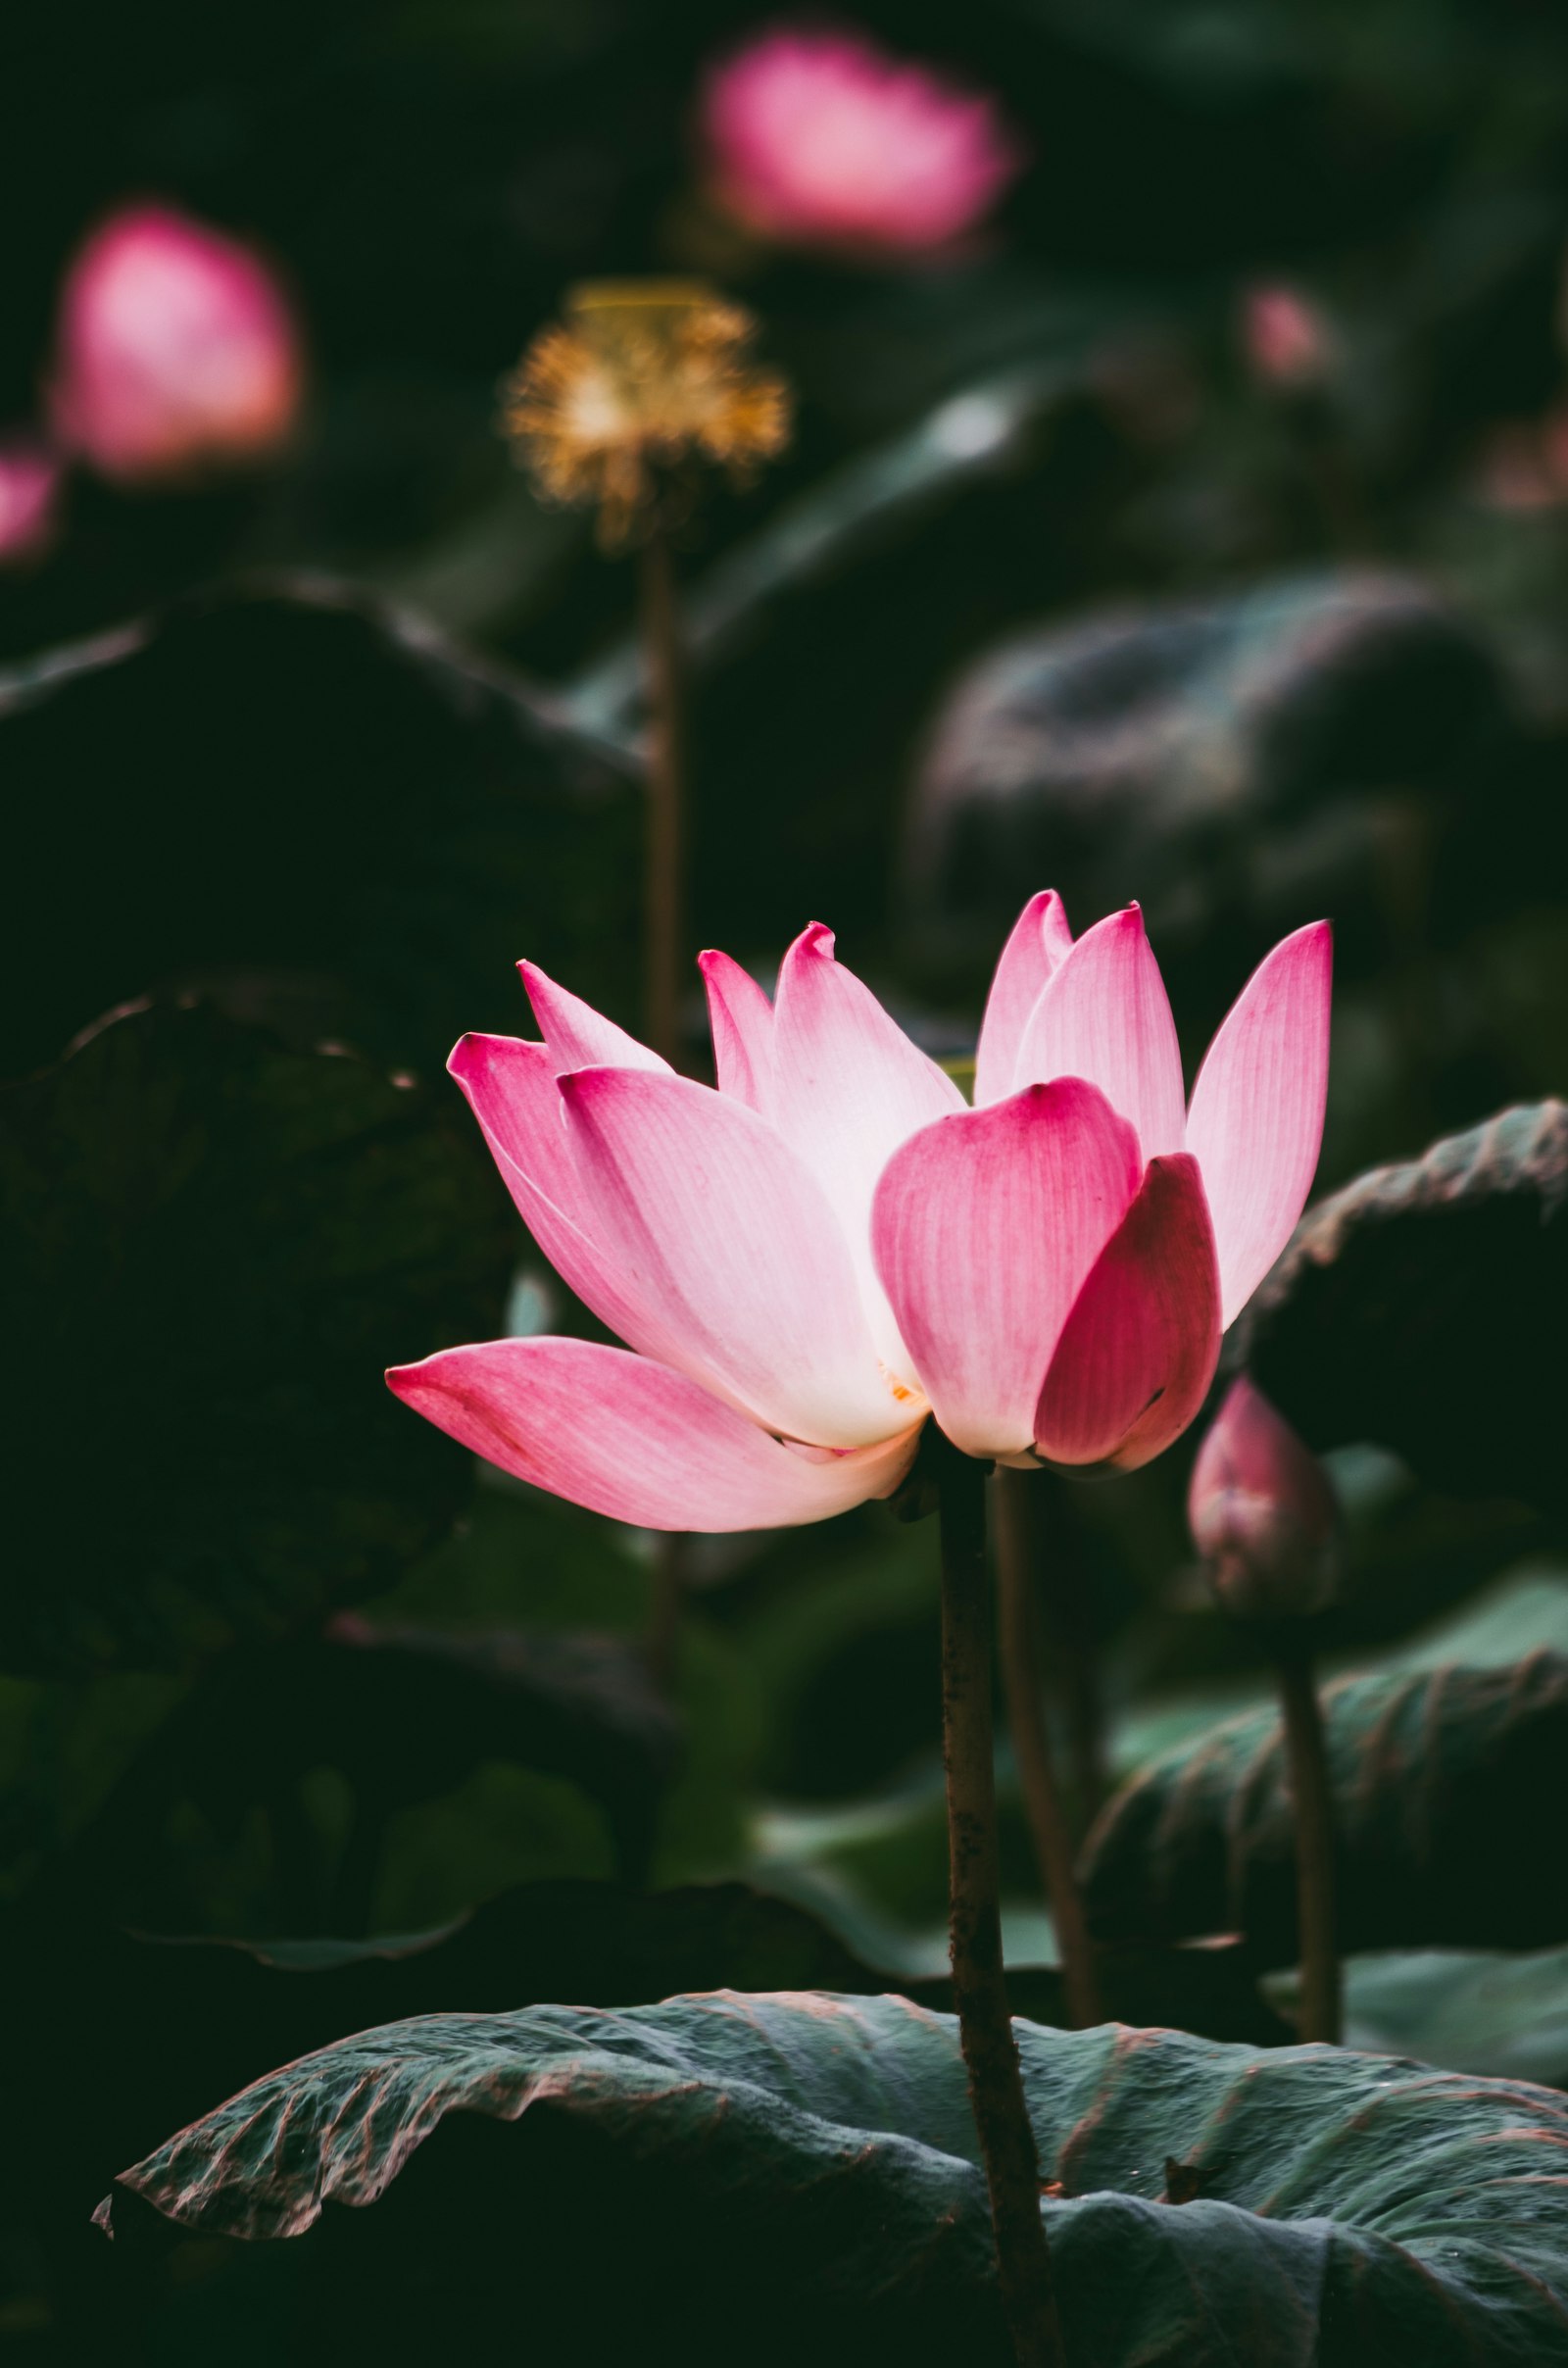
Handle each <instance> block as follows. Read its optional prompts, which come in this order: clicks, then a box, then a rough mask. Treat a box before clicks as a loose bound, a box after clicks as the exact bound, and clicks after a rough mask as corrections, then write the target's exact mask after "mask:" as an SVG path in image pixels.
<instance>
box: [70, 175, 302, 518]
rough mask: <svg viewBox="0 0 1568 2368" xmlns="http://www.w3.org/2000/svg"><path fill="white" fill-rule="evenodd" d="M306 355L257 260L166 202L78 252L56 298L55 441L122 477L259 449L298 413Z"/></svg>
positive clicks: (163, 472)
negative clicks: (58, 308)
mask: <svg viewBox="0 0 1568 2368" xmlns="http://www.w3.org/2000/svg"><path fill="white" fill-rule="evenodd" d="M303 385H304V357H303V352H302V347H301V340H300V334H299V329H298V326H297V324H296V322H295V320H294V316H293V314H292V312H291V311H290V309H289V306H288V303H287V301H286V299H285V298H284V295H283V292H282V290H281V288H280V287H279V286H278V283H277V281H276V280H275V279H274V277H273V276H272V273H271V272H270V271H269V270H268V268H267V266H266V264H264V263H263V262H262V261H261V259H260V257H258V256H257V255H254V254H253V253H252V252H251V250H250V249H249V248H248V247H244V246H241V245H240V244H239V243H238V242H237V241H236V240H234V239H231V238H227V237H224V236H223V234H222V233H221V231H218V230H213V229H209V228H208V227H207V225H206V224H205V223H203V222H192V221H191V220H189V218H188V217H186V216H184V215H181V214H176V213H174V212H173V211H172V209H170V208H169V207H166V206H135V207H131V208H127V209H126V210H125V211H124V212H123V213H120V214H116V215H114V216H113V217H111V219H110V220H109V221H108V222H104V223H102V224H101V225H100V226H99V228H98V229H96V230H94V231H93V232H92V233H91V235H90V236H89V237H88V238H87V240H86V242H85V244H84V245H83V246H82V247H81V248H80V249H79V250H78V252H77V254H76V256H75V259H74V261H73V264H72V265H71V268H70V271H68V273H67V276H66V282H65V287H64V290H63V292H62V295H61V303H60V321H59V333H58V347H57V353H56V363H55V374H54V378H53V382H52V384H51V387H50V390H49V394H50V404H51V410H52V414H53V419H54V427H55V433H56V435H57V436H58V438H59V440H60V442H61V444H62V445H63V446H65V447H66V448H68V449H69V450H71V451H73V452H77V453H79V454H81V456H82V457H83V458H84V459H85V460H87V461H89V462H91V464H92V465H93V467H94V468H95V469H99V470H100V471H101V472H102V473H103V475H105V476H107V477H114V478H117V479H120V480H122V481H123V482H125V483H137V482H159V481H168V480H173V479H178V478H182V477H192V476H201V475H203V474H206V473H208V472H209V471H211V470H214V469H223V468H231V467H236V466H242V465H244V464H246V463H248V462H254V461H257V460H260V459H262V458H264V457H265V456H266V455H267V454H268V453H270V452H271V451H273V450H274V449H275V448H276V447H277V446H278V445H279V444H280V443H281V442H282V441H283V439H284V438H285V437H286V436H287V435H288V433H289V431H290V429H291V428H292V426H293V424H294V420H295V418H296V416H297V414H298V411H299V405H300V398H301V394H302V391H303Z"/></svg>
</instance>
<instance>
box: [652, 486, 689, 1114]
mask: <svg viewBox="0 0 1568 2368" xmlns="http://www.w3.org/2000/svg"><path fill="white" fill-rule="evenodd" d="M642 637H643V663H644V666H645V668H646V679H647V686H648V830H647V840H646V856H645V863H644V874H643V890H644V909H643V930H644V960H645V963H646V969H645V972H644V1019H645V1023H646V1027H647V1035H648V1042H649V1044H650V1045H651V1046H652V1047H653V1049H654V1051H655V1052H656V1053H659V1054H661V1055H662V1057H663V1059H664V1060H665V1061H668V1062H669V1064H670V1066H671V1067H672V1068H679V1066H680V984H681V962H682V960H683V958H684V955H685V938H686V893H685V891H686V813H685V807H686V798H685V780H684V775H685V765H686V719H685V701H684V697H683V689H684V685H683V679H682V675H683V669H682V665H681V645H680V618H679V612H678V610H677V608H676V603H675V572H674V567H673V564H672V562H671V559H670V551H669V540H668V537H667V535H666V534H665V532H664V529H663V528H662V526H658V525H656V526H655V527H654V528H653V530H652V531H651V533H650V534H649V537H648V540H647V542H646V543H645V544H644V545H643V551H642Z"/></svg>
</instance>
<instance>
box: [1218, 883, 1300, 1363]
mask: <svg viewBox="0 0 1568 2368" xmlns="http://www.w3.org/2000/svg"><path fill="white" fill-rule="evenodd" d="M1333 971H1334V939H1333V932H1332V930H1331V929H1330V927H1329V924H1328V922H1327V921H1314V922H1312V923H1311V924H1310V926H1309V927H1307V928H1305V929H1298V930H1297V931H1296V933H1295V935H1294V936H1292V937H1288V938H1286V939H1285V940H1284V941H1283V943H1282V944H1280V945H1278V946H1276V947H1275V948H1274V951H1273V953H1272V954H1270V955H1268V956H1266V957H1265V959H1264V960H1263V961H1262V962H1260V963H1259V964H1258V966H1257V968H1256V969H1255V970H1254V971H1253V972H1252V975H1251V977H1250V979H1249V980H1248V982H1247V984H1246V986H1245V987H1244V988H1243V989H1242V992H1241V994H1240V995H1239V996H1238V997H1237V999H1236V1002H1235V1003H1234V1005H1233V1006H1232V1008H1231V1011H1230V1013H1229V1016H1228V1017H1227V1018H1226V1019H1225V1021H1224V1022H1223V1024H1222V1025H1221V1027H1220V1030H1219V1033H1218V1034H1217V1035H1216V1036H1215V1038H1214V1041H1213V1043H1212V1044H1211V1045H1210V1046H1209V1048H1208V1053H1207V1056H1206V1058H1205V1060H1204V1061H1203V1065H1202V1067H1201V1069H1200V1071H1199V1073H1198V1083H1197V1084H1196V1085H1195V1086H1194V1088H1193V1106H1192V1110H1191V1111H1190V1113H1189V1115H1188V1120H1187V1148H1188V1150H1189V1151H1190V1152H1192V1153H1193V1155H1194V1156H1195V1158H1196V1159H1197V1160H1198V1163H1199V1166H1200V1167H1201V1169H1202V1171H1203V1190H1204V1192H1205V1193H1206V1194H1207V1196H1208V1206H1209V1209H1210V1210H1211V1211H1212V1214H1213V1218H1214V1239H1215V1241H1216V1243H1217V1244H1218V1247H1219V1267H1220V1280H1221V1284H1222V1286H1223V1294H1224V1321H1225V1322H1226V1323H1227V1324H1230V1323H1233V1322H1234V1321H1235V1319H1236V1317H1237V1316H1238V1315H1239V1314H1240V1313H1241V1311H1242V1309H1243V1307H1246V1305H1247V1303H1248V1301H1249V1300H1250V1298H1251V1296H1252V1293H1253V1292H1254V1291H1255V1290H1256V1288H1257V1286H1258V1284H1259V1283H1260V1282H1261V1281H1262V1279H1263V1277H1264V1275H1265V1274H1267V1272H1268V1270H1269V1268H1270V1267H1271V1266H1272V1265H1273V1263H1274V1260H1275V1259H1276V1258H1278V1257H1279V1254H1280V1252H1281V1251H1282V1250H1283V1249H1284V1247H1285V1245H1286V1243H1287V1242H1288V1241H1289V1240H1290V1238H1291V1232H1292V1228H1293V1227H1294V1226H1295V1223H1296V1220H1297V1218H1298V1217H1299V1215H1300V1213H1301V1210H1302V1209H1303V1208H1304V1207H1305V1206H1306V1196H1307V1194H1308V1193H1309V1192H1310V1190H1311V1188H1312V1176H1313V1172H1314V1170H1315V1169H1316V1166H1317V1155H1318V1146H1319V1144H1320V1143H1321V1141H1322V1137H1323V1105H1324V1102H1325V1100H1326V1098H1327V1095H1328V1080H1329V1000H1330V990H1331V987H1332V982H1333Z"/></svg>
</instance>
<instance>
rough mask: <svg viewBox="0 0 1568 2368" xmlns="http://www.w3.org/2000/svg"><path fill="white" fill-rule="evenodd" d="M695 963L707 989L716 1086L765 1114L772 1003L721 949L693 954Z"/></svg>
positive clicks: (767, 1110)
mask: <svg viewBox="0 0 1568 2368" xmlns="http://www.w3.org/2000/svg"><path fill="white" fill-rule="evenodd" d="M697 967H698V968H699V969H700V970H701V972H702V974H703V984H704V986H705V987H706V988H707V989H708V1019H709V1025H710V1027H711V1030H712V1035H713V1067H714V1073H715V1075H716V1076H717V1078H718V1090H719V1092H720V1093H721V1094H728V1095H729V1096H730V1098H731V1100H732V1101H735V1102H744V1103H745V1104H746V1107H747V1109H748V1110H760V1112H761V1114H762V1116H763V1117H764V1118H765V1117H767V1116H769V1115H770V1114H771V1111H772V1107H773V1007H772V1005H771V1004H770V1003H769V1002H768V1000H767V997H766V996H765V995H764V994H763V993H762V990H761V988H760V986H759V985H758V983H757V981H756V979H755V978H754V977H753V976H752V974H751V972H750V970H743V969H742V968H741V965H740V963H739V962H733V961H732V960H731V959H730V957H729V956H728V955H727V954H719V953H717V952H715V951H712V950H710V952H708V953H707V954H699V956H698V957H697Z"/></svg>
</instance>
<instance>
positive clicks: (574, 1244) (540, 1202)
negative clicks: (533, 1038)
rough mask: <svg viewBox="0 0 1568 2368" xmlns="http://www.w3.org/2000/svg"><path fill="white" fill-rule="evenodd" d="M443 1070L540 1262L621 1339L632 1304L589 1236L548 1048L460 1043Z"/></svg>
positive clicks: (501, 1040)
mask: <svg viewBox="0 0 1568 2368" xmlns="http://www.w3.org/2000/svg"><path fill="white" fill-rule="evenodd" d="M447 1067H448V1068H449V1069H450V1071H451V1072H452V1075H453V1076H454V1077H455V1078H456V1079H457V1081H458V1083H459V1085H460V1086H461V1087H462V1088H463V1091H464V1094H465V1095H466V1098H467V1102H468V1106H469V1108H470V1109H471V1110H472V1111H473V1114H474V1116H475V1117H476V1118H477V1119H478V1121H479V1124H480V1127H481V1128H482V1129H483V1132H484V1139H485V1141H486V1143H487V1144H488V1145H489V1147H490V1151H491V1156H492V1157H493V1158H494V1159H495V1162H496V1165H497V1166H498V1167H499V1168H500V1170H501V1174H502V1179H503V1181H504V1182H505V1184H506V1187H507V1190H508V1191H509V1192H510V1193H511V1195H512V1198H513V1200H514V1201H515V1204H516V1208H517V1212H518V1214H519V1215H520V1216H521V1218H522V1221H523V1223H524V1224H525V1225H526V1226H527V1228H528V1231H529V1232H530V1233H531V1234H532V1235H533V1238H534V1240H535V1241H536V1242H537V1243H538V1245H539V1247H540V1249H541V1250H542V1251H543V1252H544V1254H545V1257H546V1258H548V1259H549V1260H550V1263H551V1264H552V1265H553V1266H554V1267H555V1269H556V1271H557V1273H558V1274H559V1275H560V1276H561V1278H562V1280H563V1281H564V1283H566V1284H567V1286H568V1287H569V1288H570V1289H571V1290H573V1291H575V1293H576V1294H577V1297H578V1298H579V1299H580V1300H581V1301H582V1302H583V1304H584V1306H585V1307H591V1308H592V1309H593V1311H594V1313H595V1314H596V1315H597V1316H598V1317H599V1319H600V1321H601V1322H602V1323H606V1324H609V1326H610V1327H611V1329H612V1331H614V1332H620V1333H622V1334H623V1335H625V1336H626V1337H628V1338H629V1337H630V1333H629V1331H628V1326H635V1324H636V1322H637V1312H638V1303H637V1299H636V1296H635V1293H634V1292H632V1291H630V1290H629V1289H628V1288H627V1284H626V1278H624V1277H623V1276H621V1275H620V1274H619V1273H618V1272H617V1270H616V1268H615V1265H614V1262H613V1259H612V1258H609V1257H608V1256H607V1254H606V1251H605V1248H604V1245H603V1244H602V1243H601V1242H600V1241H599V1239H598V1238H597V1237H596V1236H595V1234H594V1232H593V1230H592V1215H591V1212H590V1210H589V1209H588V1208H587V1207H586V1205H585V1201H584V1195H583V1190H582V1186H581V1184H580V1182H579V1180H578V1176H577V1168H576V1147H575V1145H574V1143H573V1141H572V1138H571V1135H570V1133H569V1131H568V1128H567V1124H566V1110H565V1105H564V1102H563V1100H562V1096H561V1085H560V1081H559V1079H558V1078H557V1075H556V1069H555V1062H554V1060H553V1058H552V1055H551V1053H550V1050H549V1047H548V1046H546V1045H542V1044H527V1043H524V1042H523V1040H522V1039H521V1038H520V1037H516V1036H480V1035H470V1036H465V1037H463V1038H462V1039H461V1040H460V1042H459V1043H458V1045H457V1046H456V1047H455V1049H454V1051H453V1054H452V1058H451V1060H450V1061H448V1062H447Z"/></svg>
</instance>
